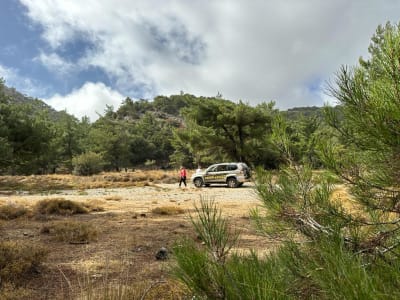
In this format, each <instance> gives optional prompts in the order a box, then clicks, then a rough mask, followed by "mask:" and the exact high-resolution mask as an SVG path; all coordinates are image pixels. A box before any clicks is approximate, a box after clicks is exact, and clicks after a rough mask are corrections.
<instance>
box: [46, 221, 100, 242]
mask: <svg viewBox="0 0 400 300" xmlns="http://www.w3.org/2000/svg"><path fill="white" fill-rule="evenodd" d="M41 233H42V234H50V235H52V236H53V237H54V238H55V240H57V241H60V242H66V243H70V244H87V243H89V242H92V241H95V240H97V236H98V231H97V229H96V228H95V227H94V226H93V225H92V224H90V223H84V222H77V221H62V222H57V223H52V224H50V225H45V226H43V227H42V229H41Z"/></svg>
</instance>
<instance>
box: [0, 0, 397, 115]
mask: <svg viewBox="0 0 400 300" xmlns="http://www.w3.org/2000/svg"><path fill="white" fill-rule="evenodd" d="M387 21H391V22H392V23H398V22H399V21H400V0H385V1H378V0H353V1H347V0H336V1H326V0H286V1H278V0H252V1H248V0H219V1H205V0H191V1H187V0H118V1H117V0H85V1H78V0H69V1H65V0H52V1H50V0H40V1H37V0H3V1H1V2H0V77H3V78H4V79H5V81H6V84H7V85H8V86H12V87H15V88H16V89H17V90H19V91H21V92H22V93H24V94H27V95H29V96H32V97H37V98H40V99H42V100H44V101H46V102H47V103H48V104H49V105H51V106H53V107H54V108H55V109H57V110H62V109H66V110H67V111H68V112H69V113H72V114H74V115H76V116H77V117H82V116H84V115H87V116H89V117H90V118H91V120H95V119H96V118H97V117H98V115H97V113H100V114H101V113H103V112H104V109H105V107H106V104H107V105H113V106H114V107H115V108H117V107H118V106H119V105H120V103H121V102H122V101H123V100H124V99H125V98H126V97H131V98H132V99H140V98H144V99H152V98H153V97H155V96H156V95H171V94H178V93H180V92H181V91H184V92H187V93H191V94H194V95H197V96H215V95H216V94H217V93H218V92H220V93H222V95H223V97H224V98H226V99H229V100H232V101H239V100H242V101H244V102H247V103H250V104H252V105H256V104H257V103H260V102H263V101H271V100H274V101H275V102H276V107H277V108H280V109H287V108H290V107H295V106H312V105H317V106H322V105H323V104H324V103H325V102H332V101H334V100H333V99H330V98H329V97H328V96H327V95H325V93H324V85H325V84H326V82H327V81H329V80H332V78H333V74H334V72H335V71H337V70H338V69H339V67H340V65H342V64H346V65H355V64H356V63H357V61H358V58H359V56H364V57H365V56H367V48H368V44H369V41H370V38H371V36H372V34H373V33H374V32H375V29H376V27H377V26H378V25H379V24H384V23H386V22H387Z"/></svg>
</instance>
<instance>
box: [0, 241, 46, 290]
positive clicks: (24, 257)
mask: <svg viewBox="0 0 400 300" xmlns="http://www.w3.org/2000/svg"><path fill="white" fill-rule="evenodd" d="M47 255H48V250H47V249H45V248H43V247H40V246H36V245H31V244H30V243H23V242H13V241H1V242H0V278H1V282H0V287H3V286H4V285H5V284H6V283H9V284H12V285H14V286H19V285H21V284H23V283H24V281H25V280H26V279H27V278H30V277H32V275H35V274H38V273H39V268H40V266H41V264H42V263H43V262H44V261H45V260H46V257H47Z"/></svg>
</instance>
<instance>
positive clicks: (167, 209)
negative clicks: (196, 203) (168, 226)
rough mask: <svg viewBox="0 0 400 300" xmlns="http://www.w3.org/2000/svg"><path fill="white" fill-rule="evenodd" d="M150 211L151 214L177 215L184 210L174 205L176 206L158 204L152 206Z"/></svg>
mask: <svg viewBox="0 0 400 300" xmlns="http://www.w3.org/2000/svg"><path fill="white" fill-rule="evenodd" d="M151 212H152V213H153V214H157V215H168V216H170V215H179V214H183V213H184V212H185V211H184V210H183V209H182V208H180V207H176V206H160V207H156V208H153V209H152V210H151Z"/></svg>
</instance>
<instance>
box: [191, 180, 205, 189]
mask: <svg viewBox="0 0 400 300" xmlns="http://www.w3.org/2000/svg"><path fill="white" fill-rule="evenodd" d="M193 184H194V186H195V187H197V188H200V187H202V186H203V179H201V178H195V179H194V180H193Z"/></svg>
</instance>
